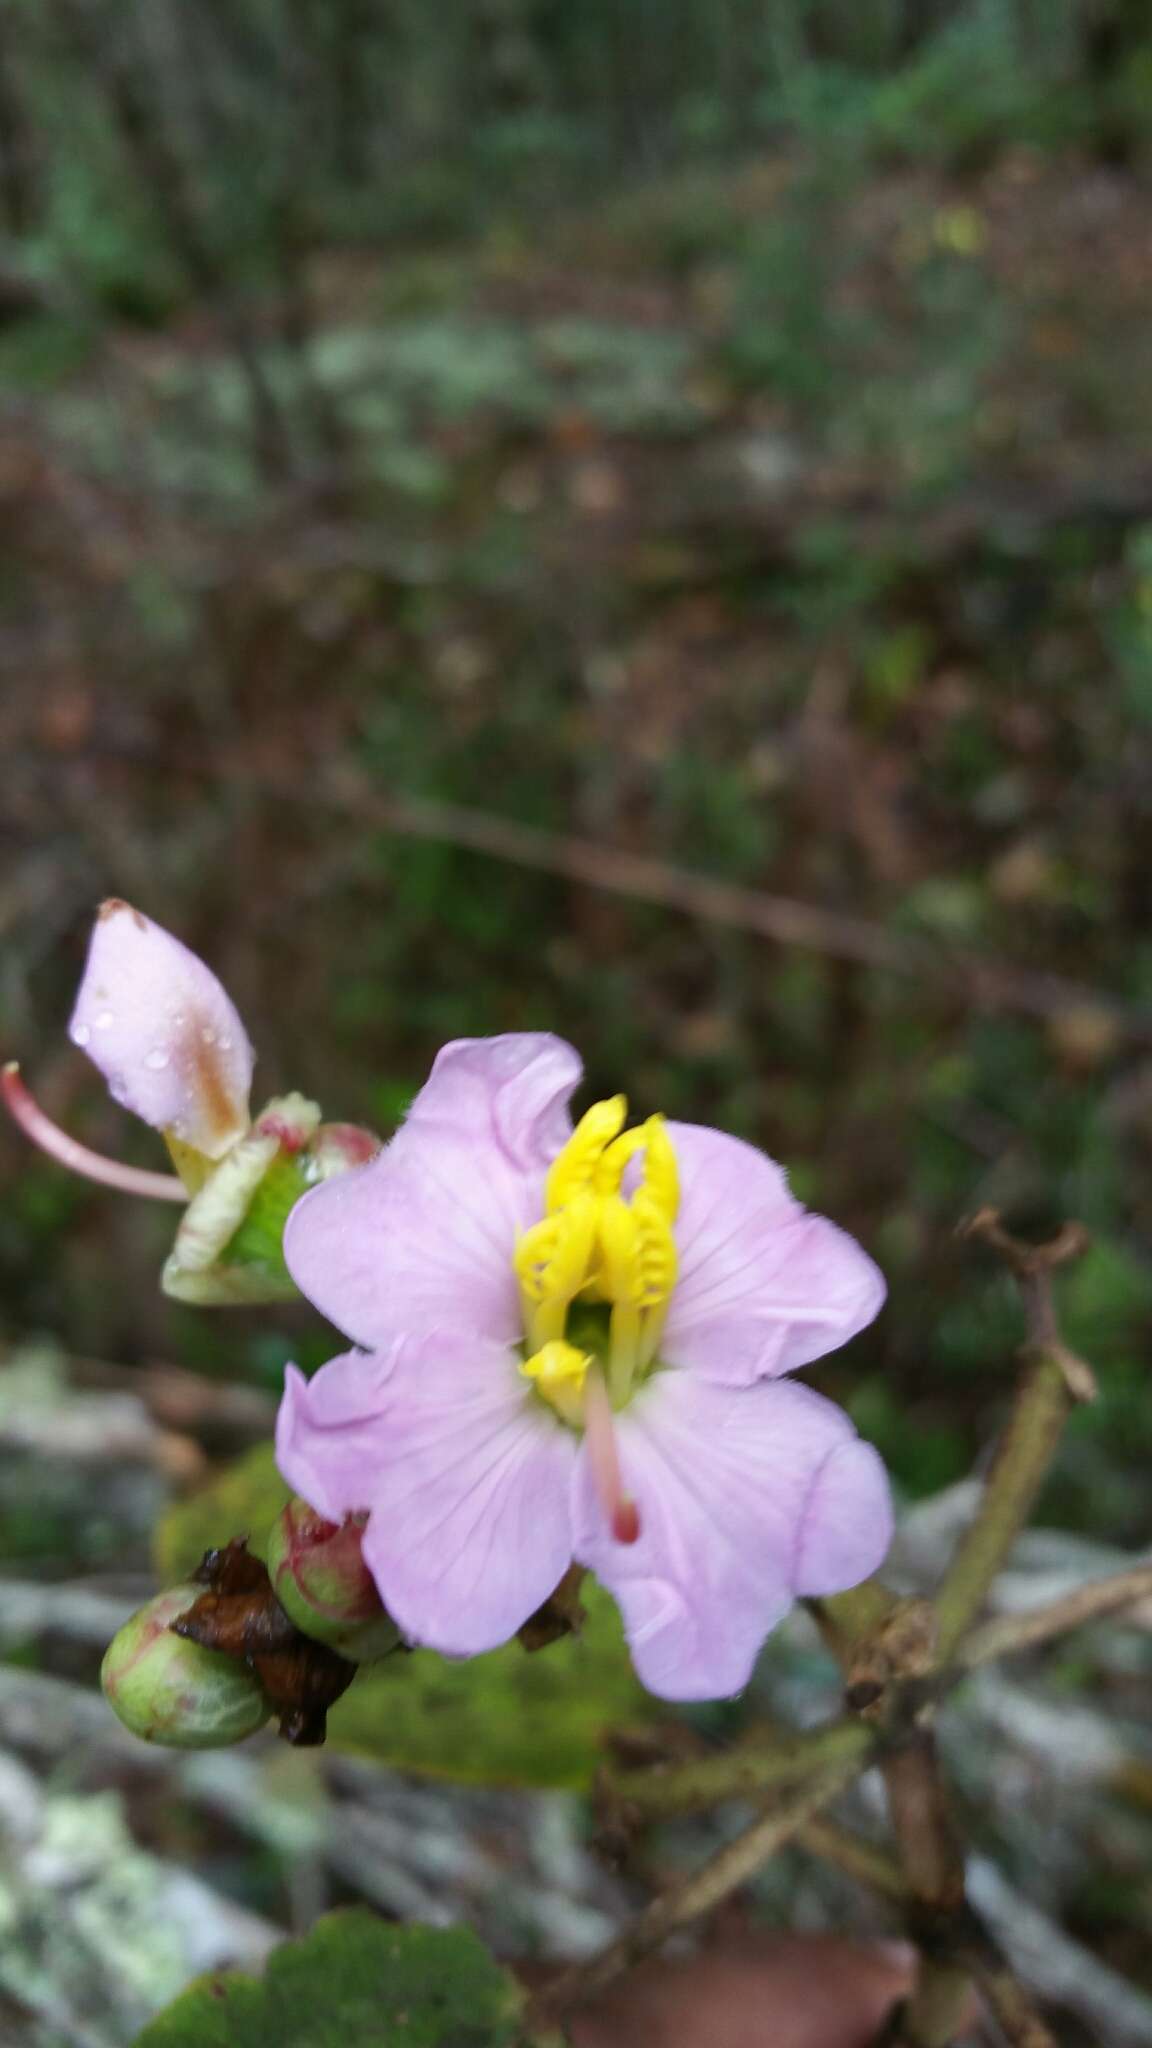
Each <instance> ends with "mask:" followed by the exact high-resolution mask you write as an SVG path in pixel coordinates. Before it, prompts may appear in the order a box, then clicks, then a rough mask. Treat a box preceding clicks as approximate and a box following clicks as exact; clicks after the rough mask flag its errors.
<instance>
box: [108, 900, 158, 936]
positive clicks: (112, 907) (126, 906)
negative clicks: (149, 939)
mask: <svg viewBox="0 0 1152 2048" xmlns="http://www.w3.org/2000/svg"><path fill="white" fill-rule="evenodd" d="M122 910H126V911H127V912H128V915H129V917H134V918H135V920H136V922H137V924H138V925H139V927H140V929H141V931H142V932H143V931H147V929H148V919H147V918H146V917H145V915H144V912H143V911H142V910H137V909H136V908H135V906H134V905H133V904H131V903H125V901H124V898H123V897H122V896H106V897H105V898H104V901H103V903H102V904H101V905H100V907H99V909H98V910H97V912H96V922H97V924H106V923H107V921H108V919H109V918H110V917H119V915H120V912H121V911H122Z"/></svg>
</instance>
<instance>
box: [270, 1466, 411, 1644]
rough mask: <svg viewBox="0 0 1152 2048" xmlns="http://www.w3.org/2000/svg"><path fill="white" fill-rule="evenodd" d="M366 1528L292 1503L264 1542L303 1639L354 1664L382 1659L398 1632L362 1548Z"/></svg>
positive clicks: (280, 1595)
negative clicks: (325, 1645) (361, 1542)
mask: <svg viewBox="0 0 1152 2048" xmlns="http://www.w3.org/2000/svg"><path fill="white" fill-rule="evenodd" d="M363 1529H364V1524H363V1520H362V1519H359V1520H358V1519H357V1518H356V1517H355V1516H350V1517H349V1519H348V1520H347V1521H345V1522H339V1523H337V1522H327V1521H325V1519H324V1517H323V1515H318V1514H316V1512H315V1510H314V1509H312V1508H310V1507H309V1506H308V1505H307V1503H306V1502H305V1501H302V1500H290V1501H289V1503H288V1505H287V1507H286V1508H285V1510H284V1512H283V1514H282V1515H281V1517H280V1520H279V1521H278V1522H277V1524H276V1526H275V1528H274V1529H273V1531H272V1535H271V1537H270V1539H269V1543H268V1554H267V1565H268V1576H269V1578H270V1579H271V1581H272V1590H273V1592H274V1593H275V1595H276V1598H277V1599H278V1600H279V1602H280V1605H281V1607H282V1608H283V1609H284V1612H285V1613H286V1614H287V1616H288V1617H289V1620H291V1621H294V1622H295V1624H296V1626H297V1628H298V1629H300V1630H301V1631H302V1632H303V1634H304V1635H306V1636H311V1637H312V1638H313V1640H314V1641H315V1642H318V1643H327V1645H328V1647H329V1649H332V1650H335V1651H337V1652H338V1654H339V1655H340V1656H341V1657H347V1658H348V1659H349V1661H350V1662H351V1663H353V1664H371V1663H373V1662H374V1661H375V1660H376V1659H377V1658H378V1657H386V1656H387V1655H388V1653H389V1651H390V1650H394V1649H395V1648H396V1645H397V1644H398V1642H399V1641H400V1631H399V1629H398V1628H397V1627H396V1624H395V1622H394V1621H393V1620H392V1618H391V1616H390V1615H389V1614H388V1613H387V1611H386V1610H385V1608H384V1606H383V1604H382V1603H381V1599H380V1595H379V1593H378V1592H377V1591H376V1581H375V1579H374V1578H373V1577H372V1574H371V1572H370V1571H369V1569H368V1567H367V1565H366V1564H365V1562H364V1555H363V1552H362V1550H361V1547H360V1539H361V1536H362V1535H363Z"/></svg>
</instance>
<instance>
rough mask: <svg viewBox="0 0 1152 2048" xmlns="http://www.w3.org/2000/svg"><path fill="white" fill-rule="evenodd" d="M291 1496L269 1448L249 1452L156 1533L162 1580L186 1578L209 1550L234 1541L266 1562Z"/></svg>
mask: <svg viewBox="0 0 1152 2048" xmlns="http://www.w3.org/2000/svg"><path fill="white" fill-rule="evenodd" d="M291 1492H292V1489H291V1487H290V1486H287V1485H286V1484H285V1482H284V1480H283V1479H281V1477H280V1474H279V1472H278V1471H277V1470H276V1460H275V1456H274V1454H273V1450H272V1446H271V1445H270V1444H267V1445H265V1444H261V1445H259V1446H258V1447H257V1449H256V1450H253V1451H249V1452H248V1453H247V1454H246V1456H245V1457H243V1458H240V1459H238V1460H237V1462H236V1464H234V1465H230V1466H229V1467H228V1470H227V1471H226V1472H224V1473H222V1474H221V1475H220V1476H219V1477H218V1478H216V1479H214V1480H213V1481H212V1484H211V1485H210V1486H206V1487H202V1488H201V1490H200V1491H199V1492H198V1493H194V1494H192V1495H190V1496H189V1498H188V1499H187V1500H182V1501H179V1502H178V1503H177V1505H176V1506H175V1507H173V1508H170V1509H169V1511H168V1513H167V1514H166V1515H165V1516H164V1518H163V1520H162V1521H161V1522H160V1524H159V1526H158V1528H157V1531H156V1568H157V1570H158V1572H159V1574H160V1577H161V1579H162V1580H163V1581H164V1583H165V1584H166V1585H173V1584H175V1583H177V1582H178V1581H179V1580H181V1579H186V1578H188V1577H189V1576H190V1575H191V1573H192V1572H194V1571H195V1569H196V1566H197V1565H198V1564H199V1562H200V1559H201V1558H202V1557H203V1555H204V1552H205V1551H206V1550H212V1549H214V1548H215V1546H216V1545H217V1544H222V1543H227V1542H228V1540H229V1539H230V1537H233V1536H246V1537H247V1538H248V1542H249V1545H250V1547H251V1548H252V1550H254V1551H255V1553H256V1555H257V1557H263V1555H264V1549H265V1545H266V1543H267V1540H268V1535H269V1532H270V1530H271V1528H272V1524H273V1523H274V1522H275V1521H276V1519H277V1517H278V1515H279V1514H280V1511H281V1509H282V1508H283V1507H284V1505H285V1503H286V1502H287V1501H288V1500H289V1499H290V1497H291Z"/></svg>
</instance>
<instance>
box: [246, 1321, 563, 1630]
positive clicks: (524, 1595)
mask: <svg viewBox="0 0 1152 2048" xmlns="http://www.w3.org/2000/svg"><path fill="white" fill-rule="evenodd" d="M334 1365H335V1366H336V1367H337V1368H339V1377H338V1378H337V1379H336V1380H335V1381H334V1382H333V1383H332V1384H331V1387H330V1390H325V1388H324V1386H323V1382H324V1379H325V1375H326V1374H329V1373H332V1372H333V1366H325V1367H324V1369H323V1371H322V1372H321V1373H320V1374H318V1376H317V1378H316V1380H315V1381H313V1383H312V1385H311V1386H310V1387H306V1386H304V1385H303V1384H302V1383H300V1382H299V1380H298V1379H297V1380H296V1381H295V1382H290V1383H289V1388H288V1389H287V1390H286V1393H285V1402H284V1408H283V1409H282V1411H281V1413H282V1417H283V1416H284V1414H285V1410H287V1411H288V1413H287V1416H286V1419H284V1420H283V1423H282V1428H281V1432H280V1434H279V1435H278V1439H277V1442H278V1449H277V1458H278V1461H279V1464H280V1469H281V1471H282V1472H283V1473H284V1475H285V1477H286V1478H287V1479H288V1480H289V1482H290V1483H291V1484H292V1485H293V1486H295V1487H297V1489H298V1490H299V1491H300V1492H301V1493H302V1494H303V1496H304V1498H305V1500H307V1501H308V1502H309V1503H310V1505H311V1506H313V1507H316V1508H318V1510H319V1511H320V1513H321V1514H325V1515H330V1516H332V1517H333V1518H336V1517H337V1516H338V1515H341V1514H345V1513H349V1512H352V1511H354V1510H355V1509H364V1508H367V1509H368V1510H369V1520H368V1526H367V1528H366V1529H365V1532H364V1543H363V1549H364V1557H365V1559H366V1561H367V1563H368V1567H369V1569H370V1571H371V1572H372V1575H373V1577H374V1579H375V1581H376V1584H377V1587H378V1589H379V1592H380V1598H381V1599H382V1600H383V1602H384V1605H385V1606H386V1608H387V1609H388V1612H389V1614H391V1615H392V1617H393V1619H394V1620H395V1622H396V1623H397V1626H398V1627H399V1628H400V1629H401V1631H402V1632H403V1634H404V1635H406V1636H407V1637H408V1638H409V1640H410V1641H412V1642H416V1643H422V1644H425V1645H426V1646H427V1647H429V1648H431V1649H434V1650H439V1651H441V1652H442V1653H443V1654H445V1655H447V1656H474V1655H476V1654H477V1653H478V1652H479V1651H482V1650H492V1649H495V1648H496V1647H497V1645H498V1644H500V1643H504V1642H507V1641H508V1639H509V1637H510V1636H512V1635H514V1634H515V1632H516V1630H517V1629H518V1628H519V1627H520V1625H521V1623H522V1622H524V1621H526V1620H527V1619H528V1616H529V1615H530V1614H532V1613H533V1612H534V1611H535V1609H536V1608H537V1607H539V1606H540V1605H541V1604H542V1602H543V1601H545V1600H546V1599H547V1598H548V1596H549V1594H550V1593H552V1592H554V1591H555V1589H556V1587H557V1585H558V1584H559V1582H560V1580H561V1579H562V1577H563V1576H564V1573H565V1571H566V1570H567V1568H568V1566H569V1564H570V1563H571V1561H572V1525H571V1505H570V1491H571V1489H570V1480H571V1474H572V1468H573V1466H574V1464H575V1460H576V1439H575V1437H574V1436H573V1435H572V1434H571V1432H570V1431H568V1430H566V1429H565V1428H564V1427H563V1426H562V1424H560V1423H559V1422H558V1421H557V1420H556V1418H555V1417H554V1416H553V1415H551V1414H550V1413H549V1412H548V1410H547V1409H546V1408H545V1407H544V1406H543V1405H542V1404H541V1403H540V1402H538V1401H537V1400H535V1399H534V1397H533V1396H532V1394H531V1393H530V1392H529V1391H528V1389H527V1388H526V1386H525V1383H524V1381H523V1380H522V1379H521V1378H520V1376H519V1373H518V1371H517V1362H516V1359H515V1358H514V1356H513V1355H512V1354H511V1353H510V1352H509V1351H507V1350H506V1349H504V1347H503V1346H500V1345H495V1344H485V1343H482V1342H481V1343H477V1342H476V1341H475V1340H470V1339H467V1338H461V1337H459V1336H458V1335H456V1334H454V1333H448V1332H441V1333H438V1334H436V1335H433V1336H430V1337H428V1338H425V1339H424V1340H422V1341H421V1342H419V1343H412V1344H402V1345H400V1346H399V1347H397V1353H396V1354H395V1355H394V1357H393V1359H392V1361H391V1363H390V1364H389V1365H388V1366H387V1367H386V1369H385V1374H384V1377H383V1379H382V1380H381V1381H379V1382H378V1383H377V1385H376V1387H375V1388H373V1387H372V1386H370V1385H369V1378H368V1372H370V1371H371V1368H369V1369H368V1372H366V1373H365V1374H364V1375H363V1376H360V1375H358V1374H357V1371H356V1369H355V1368H350V1365H349V1360H348V1359H338V1360H336V1361H334ZM373 1404H374V1405H373ZM365 1406H367V1408H368V1410H369V1412H368V1413H367V1414H366V1415H363V1414H359V1413H358V1412H357V1411H359V1410H360V1409H361V1408H362V1407H365Z"/></svg>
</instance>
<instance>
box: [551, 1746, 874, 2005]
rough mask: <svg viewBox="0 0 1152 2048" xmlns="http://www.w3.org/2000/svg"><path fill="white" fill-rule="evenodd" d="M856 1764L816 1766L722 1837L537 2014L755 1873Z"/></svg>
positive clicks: (624, 1963) (580, 1996)
mask: <svg viewBox="0 0 1152 2048" xmlns="http://www.w3.org/2000/svg"><path fill="white" fill-rule="evenodd" d="M858 1768H859V1764H858V1761H857V1759H856V1758H855V1757H853V1758H852V1759H851V1760H849V1761H843V1762H841V1763H839V1764H838V1765H836V1766H835V1767H833V1768H831V1769H828V1770H825V1771H822V1772H821V1773H820V1774H819V1775H818V1776H817V1777H815V1778H813V1779H811V1780H810V1781H809V1783H807V1784H805V1785H799V1786H796V1787H794V1789H793V1790H792V1791H791V1792H789V1793H785V1794H783V1795H782V1796H781V1798H780V1799H779V1800H777V1801H776V1802H774V1804H773V1805H772V1807H771V1809H770V1810H769V1811H768V1812H767V1813H763V1814H761V1815H760V1816H759V1817H758V1818H757V1819H756V1820H754V1821H753V1822H752V1824H751V1826H750V1827H747V1828H745V1829H744V1832H743V1833H742V1834H740V1835H737V1837H736V1839H735V1841H732V1842H726V1843H725V1844H724V1847H723V1848H722V1849H718V1850H717V1851H716V1853H715V1855H714V1856H710V1857H709V1858H708V1861H707V1862H706V1863H704V1864H702V1866H701V1868H700V1869H699V1870H697V1871H696V1872H694V1874H693V1875H692V1876H691V1877H689V1878H687V1879H685V1881H684V1883H683V1884H679V1885H676V1886H675V1887H674V1888H673V1889H672V1890H670V1891H667V1892H662V1893H661V1894H660V1897H659V1898H657V1899H654V1900H653V1901H652V1904H651V1905H650V1906H647V1907H646V1908H645V1910H644V1911H643V1912H642V1913H641V1914H640V1915H639V1916H638V1917H637V1919H635V1920H634V1921H633V1922H632V1924H631V1926H630V1927H626V1928H625V1929H624V1931H623V1933H622V1934H619V1935H617V1937H616V1939H615V1941H613V1942H610V1943H609V1945H608V1947H607V1948H605V1949H602V1950H601V1952H600V1954H599V1955H598V1956H593V1957H592V1958H591V1960H590V1961H589V1962H586V1963H579V1964H577V1965H576V1967H575V1968H574V1969H572V1970H568V1971H566V1972H565V1974H564V1976H563V1977H562V1978H561V1979H560V1980H559V1982H558V1983H556V1984H554V1985H553V1986H552V1987H551V1988H550V1989H549V1991H548V1992H547V1993H546V1994H545V1999H544V2001H543V2015H544V2016H546V2015H551V2014H558V2013H563V2012H567V2011H568V2010H569V2009H570V2008H571V2007H572V2006H575V2005H578V2004H580V2003H581V2002H582V2000H584V1999H585V1998H589V1997H591V1995H592V1994H593V1993H594V1992H597V1991H601V1990H603V1988H604V1986H605V1985H606V1984H610V1983H611V1982H612V1980H613V1979H614V1978H615V1977H618V1976H620V1974H621V1973H622V1971H624V1970H627V1969H629V1968H630V1967H631V1965H632V1964H633V1963H636V1962H639V1961H640V1958H641V1957H642V1956H645V1955H647V1954H649V1952H650V1951H651V1950H652V1949H654V1948H658V1947H659V1945H660V1943H661V1942H662V1941H664V1940H665V1939H666V1937H667V1936H668V1935H669V1934H672V1933H674V1932H675V1930H676V1928H678V1927H686V1926H687V1925H688V1924H689V1923H690V1922H691V1921H693V1920H698V1919H700V1917H701V1916H702V1915H703V1914H704V1913H708V1912H711V1910H712V1908H713V1907H714V1906H718V1905H719V1904H720V1902H721V1900H722V1899H726V1898H727V1897H728V1896H729V1894H730V1893H731V1892H734V1891H736V1890H737V1889H738V1888H739V1886H740V1885H742V1884H746V1883H747V1882H748V1880H749V1878H752V1877H754V1876H755V1874H756V1872H757V1871H758V1870H759V1869H760V1868H761V1866H762V1865H763V1864H765V1863H767V1861H768V1859H769V1857H770V1856H774V1855H775V1854H776V1851H777V1850H778V1849H780V1848H782V1847H783V1846H784V1844H785V1842H788V1841H790V1840H791V1839H792V1837H793V1836H794V1835H796V1834H797V1833H798V1832H799V1830H800V1829H801V1828H802V1827H803V1826H804V1824H805V1822H806V1821H809V1820H811V1819H812V1817H813V1816H814V1815H815V1814H817V1813H819V1811H820V1808H821V1807H822V1806H826V1805H827V1804H828V1801H829V1800H830V1799H834V1798H835V1796H836V1794H837V1793H838V1792H839V1791H841V1790H842V1788H843V1787H844V1786H845V1785H846V1784H848V1782H849V1780H850V1779H852V1778H854V1777H855V1775H856V1772H857V1770H858Z"/></svg>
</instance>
